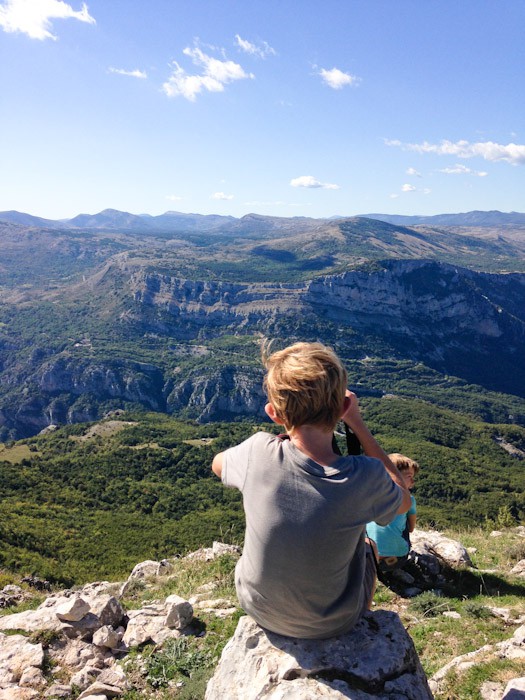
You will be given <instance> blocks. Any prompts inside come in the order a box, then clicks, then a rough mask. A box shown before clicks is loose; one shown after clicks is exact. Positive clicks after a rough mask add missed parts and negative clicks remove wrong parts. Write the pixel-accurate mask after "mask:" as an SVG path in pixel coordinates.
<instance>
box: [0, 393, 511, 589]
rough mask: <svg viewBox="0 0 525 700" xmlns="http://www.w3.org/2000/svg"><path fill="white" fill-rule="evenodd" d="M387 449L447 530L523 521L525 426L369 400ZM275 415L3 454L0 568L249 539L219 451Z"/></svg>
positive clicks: (77, 567)
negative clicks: (408, 459) (414, 477)
mask: <svg viewBox="0 0 525 700" xmlns="http://www.w3.org/2000/svg"><path fill="white" fill-rule="evenodd" d="M362 404H363V410H364V412H365V415H366V417H367V419H368V421H369V424H370V426H371V427H372V429H373V430H374V432H375V434H376V435H377V437H378V439H379V440H380V442H381V443H382V444H383V446H384V447H385V448H386V449H387V450H388V451H402V452H406V453H407V454H409V455H411V456H412V457H414V458H415V459H417V460H419V461H420V463H421V466H422V469H421V473H420V476H419V477H418V481H417V485H416V491H415V493H416V496H417V500H418V510H419V517H420V522H421V523H423V524H430V525H433V526H436V527H438V528H442V527H445V526H447V525H449V526H469V525H474V524H476V525H479V524H483V523H485V524H486V525H487V526H488V527H493V526H494V524H503V525H512V524H516V523H517V522H519V521H521V520H523V519H524V518H525V484H524V482H523V461H522V460H523V458H524V457H525V428H522V427H518V426H512V425H507V424H488V423H483V422H481V421H476V420H473V419H472V418H470V417H467V416H466V415H462V414H459V413H456V412H453V411H451V410H448V409H441V408H437V407H435V406H432V405H430V404H428V403H427V402H424V401H422V400H420V399H400V398H395V397H385V398H382V399H377V398H368V399H363V400H362ZM261 427H262V429H264V430H272V429H273V428H272V426H271V425H270V424H268V423H266V424H262V425H261V424H258V425H257V424H253V423H249V422H237V423H210V424H207V425H198V424H196V423H191V422H181V421H178V420H175V419H173V418H170V417H168V416H162V415H159V414H139V413H129V414H122V415H117V416H111V417H109V418H108V419H106V420H105V421H103V422H101V423H96V424H92V425H86V424H84V425H75V426H69V427H65V428H61V429H59V430H57V431H55V432H51V433H49V434H46V435H41V436H38V437H34V438H30V439H27V440H24V441H22V442H18V443H14V444H9V445H7V446H4V448H3V449H2V450H1V451H0V460H3V461H0V538H1V540H2V553H1V554H0V566H4V567H6V568H9V569H12V570H17V571H19V572H21V573H29V572H34V573H38V575H40V576H44V577H46V578H49V579H51V580H57V581H60V582H63V583H72V582H85V581H87V580H92V579H95V578H110V579H115V578H119V577H122V576H123V575H124V574H125V572H126V571H128V570H129V569H130V567H132V566H133V565H134V563H136V561H138V560H140V559H141V558H143V559H148V558H154V559H161V558H163V557H166V556H174V555H176V554H183V553H185V552H187V551H189V550H191V549H195V548H197V547H199V546H204V545H209V544H211V542H212V541H213V540H214V539H222V540H229V541H232V542H235V543H240V542H242V534H243V530H244V527H243V513H242V506H241V502H240V498H239V494H238V493H237V492H236V491H235V490H229V489H225V488H224V487H223V486H222V485H221V483H220V482H219V480H218V479H217V478H216V477H215V476H213V475H212V473H211V471H210V464H211V460H212V458H213V455H214V454H215V453H216V452H217V451H219V450H222V449H224V448H225V447H227V446H229V445H231V444H234V443H236V442H239V441H240V440H241V439H244V438H245V437H247V436H249V435H250V434H251V433H252V432H253V431H254V430H256V429H260V428H261Z"/></svg>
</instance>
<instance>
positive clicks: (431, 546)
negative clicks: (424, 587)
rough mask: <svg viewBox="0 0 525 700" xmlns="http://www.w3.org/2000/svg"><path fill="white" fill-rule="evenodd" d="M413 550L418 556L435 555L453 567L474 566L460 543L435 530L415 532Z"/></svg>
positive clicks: (412, 535) (411, 540) (411, 537)
mask: <svg viewBox="0 0 525 700" xmlns="http://www.w3.org/2000/svg"><path fill="white" fill-rule="evenodd" d="M410 543H411V547H412V550H413V551H414V552H417V553H418V554H422V555H424V554H433V555H434V556H436V557H438V558H439V559H441V560H442V561H444V562H445V563H446V564H448V565H449V566H452V567H458V566H472V561H471V559H470V557H469V553H468V552H467V550H466V549H465V547H463V545H462V544H461V543H460V542H457V541H456V540H451V539H450V538H449V537H445V536H444V535H442V534H441V533H440V532H436V531H434V530H419V529H417V530H414V532H412V533H411V535H410Z"/></svg>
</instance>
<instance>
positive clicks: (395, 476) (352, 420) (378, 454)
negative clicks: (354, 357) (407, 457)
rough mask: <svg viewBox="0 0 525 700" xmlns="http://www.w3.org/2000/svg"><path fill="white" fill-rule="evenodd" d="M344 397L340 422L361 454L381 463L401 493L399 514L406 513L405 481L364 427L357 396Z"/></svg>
mask: <svg viewBox="0 0 525 700" xmlns="http://www.w3.org/2000/svg"><path fill="white" fill-rule="evenodd" d="M346 397H347V399H348V405H347V407H346V410H345V412H344V413H343V415H342V416H341V418H342V420H343V421H344V422H345V423H346V424H347V425H348V427H349V428H350V429H351V430H352V431H353V432H354V433H355V435H356V436H357V438H358V439H359V442H360V443H361V447H362V448H363V452H364V453H365V455H366V456H367V457H375V458H376V459H379V460H380V461H381V462H383V465H384V467H385V469H386V470H387V472H388V474H389V475H390V478H391V479H392V481H393V482H394V483H396V484H397V485H398V486H399V488H400V489H401V490H402V492H403V500H402V501H401V505H400V506H399V509H398V511H397V512H398V514H399V513H406V512H407V510H408V509H409V508H410V504H411V500H410V491H409V490H408V489H407V488H406V486H405V481H404V479H403V477H402V476H401V472H400V471H399V469H398V468H397V467H396V466H395V465H394V464H393V463H392V461H391V460H390V459H389V457H388V455H387V453H386V452H385V451H384V450H383V448H382V447H381V446H380V445H379V443H378V442H377V440H376V439H375V437H374V436H373V435H372V433H371V432H370V430H369V429H368V427H367V426H366V424H365V422H364V420H363V418H362V416H361V413H360V411H359V402H358V400H357V396H356V395H355V394H354V393H352V392H351V391H348V390H347V392H346Z"/></svg>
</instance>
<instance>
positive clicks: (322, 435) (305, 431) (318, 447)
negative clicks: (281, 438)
mask: <svg viewBox="0 0 525 700" xmlns="http://www.w3.org/2000/svg"><path fill="white" fill-rule="evenodd" d="M288 435H289V436H290V441H291V442H292V443H293V444H294V445H295V447H297V449H298V450H300V451H301V452H302V453H303V454H305V455H306V456H307V457H310V459H313V460H314V462H317V463H318V464H320V465H322V466H323V467H329V466H330V465H331V464H333V462H335V461H336V460H337V459H339V457H340V455H338V454H336V453H335V452H334V449H333V447H332V439H333V431H332V430H327V429H326V428H321V427H318V426H316V425H301V426H300V427H299V428H294V429H293V430H291V431H289V432H288Z"/></svg>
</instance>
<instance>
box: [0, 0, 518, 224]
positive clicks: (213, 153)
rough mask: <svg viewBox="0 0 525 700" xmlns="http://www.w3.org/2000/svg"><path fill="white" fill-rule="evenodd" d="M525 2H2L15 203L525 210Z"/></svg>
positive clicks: (0, 200)
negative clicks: (524, 38)
mask: <svg viewBox="0 0 525 700" xmlns="http://www.w3.org/2000/svg"><path fill="white" fill-rule="evenodd" d="M524 28H525V2H524V1H523V0H460V2H458V0H440V1H439V2H438V1H437V0H337V1H336V0H323V2H319V0H316V1H315V2H314V1H313V0H294V1H293V2H292V1H291V0H265V1H264V2H262V1H260V0H236V1H233V0H230V1H222V0H184V1H178V0H149V1H148V2H145V1H144V0H141V1H139V0H92V1H90V2H88V3H87V4H82V3H81V2H76V0H71V1H70V2H65V1H62V0H0V158H1V167H0V211H4V210H10V209H16V210H18V211H25V212H28V213H31V214H34V215H37V216H43V217H48V218H54V219H58V218H68V217H72V216H75V215H76V214H79V213H96V212H98V211H100V210H102V209H105V208H108V207H111V208H115V209H120V210H122V211H129V212H132V213H134V214H139V213H149V214H160V213H162V212H165V211H167V210H174V211H181V212H197V213H202V214H209V213H217V214H230V215H233V216H243V215H244V214H247V213H249V212H256V213H259V214H268V215H276V216H313V217H327V216H332V215H347V216H350V215H353V214H364V213H372V212H375V213H391V214H427V215H430V214H438V213H445V212H461V211H470V210H473V209H482V210H488V209H500V210H501V211H524V210H525V194H524V193H525V177H524V173H525V123H524V120H525V99H524V89H523V88H524V74H525V49H524V46H525V42H524V41H523V36H524Z"/></svg>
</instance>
